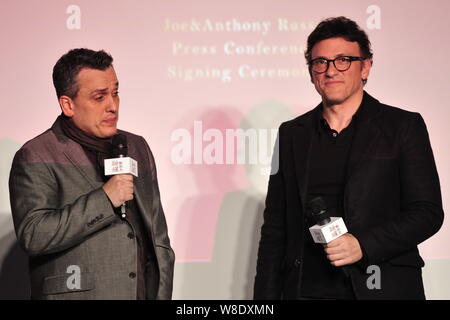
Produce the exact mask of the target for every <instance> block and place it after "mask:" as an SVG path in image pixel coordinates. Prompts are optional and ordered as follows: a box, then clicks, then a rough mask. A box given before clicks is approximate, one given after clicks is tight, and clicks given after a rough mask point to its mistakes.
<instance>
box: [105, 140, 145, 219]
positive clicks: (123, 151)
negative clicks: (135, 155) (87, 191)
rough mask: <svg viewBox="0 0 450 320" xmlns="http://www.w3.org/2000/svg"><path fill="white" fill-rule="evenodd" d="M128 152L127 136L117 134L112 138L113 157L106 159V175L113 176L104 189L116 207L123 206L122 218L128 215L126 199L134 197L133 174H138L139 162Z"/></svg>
mask: <svg viewBox="0 0 450 320" xmlns="http://www.w3.org/2000/svg"><path fill="white" fill-rule="evenodd" d="M127 154H128V147H127V139H126V136H124V135H122V134H116V135H115V136H113V138H112V152H111V156H112V158H111V159H105V175H106V176H109V175H113V177H112V178H111V179H109V180H108V182H106V183H105V184H104V185H103V190H104V191H105V193H106V195H107V196H108V198H109V199H110V200H111V202H112V204H113V206H114V207H115V208H118V207H121V214H122V218H125V217H126V201H129V200H132V199H133V192H134V185H133V176H135V177H137V176H138V166H137V162H136V161H135V160H134V159H132V158H130V157H127Z"/></svg>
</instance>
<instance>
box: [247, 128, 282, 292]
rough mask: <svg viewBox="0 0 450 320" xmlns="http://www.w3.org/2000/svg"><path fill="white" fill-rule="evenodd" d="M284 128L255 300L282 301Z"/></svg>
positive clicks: (274, 168) (268, 199)
mask: <svg viewBox="0 0 450 320" xmlns="http://www.w3.org/2000/svg"><path fill="white" fill-rule="evenodd" d="M282 132H283V125H282V126H281V127H280V129H279V131H278V137H277V141H276V144H275V148H274V152H273V158H272V173H271V176H270V178H269V186H268V191H267V197H266V207H265V210H264V222H263V225H262V227H261V239H260V242H259V249H258V258H257V265H256V277H255V285H254V293H253V295H254V299H256V300H262V299H281V298H282V283H283V280H282V274H283V261H284V258H285V232H286V231H285V215H286V212H285V211H286V206H285V203H286V200H285V192H284V179H283V169H282V168H283V166H282V154H283V150H282V142H283V140H282V139H283V133H282Z"/></svg>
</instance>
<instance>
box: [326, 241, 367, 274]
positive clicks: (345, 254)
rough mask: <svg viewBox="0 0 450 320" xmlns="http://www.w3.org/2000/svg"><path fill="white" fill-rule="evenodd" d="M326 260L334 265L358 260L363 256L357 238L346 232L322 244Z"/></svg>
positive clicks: (342, 264) (343, 264)
mask: <svg viewBox="0 0 450 320" xmlns="http://www.w3.org/2000/svg"><path fill="white" fill-rule="evenodd" d="M324 248H325V252H326V254H327V258H328V260H330V261H331V264H332V265H333V266H335V267H340V266H345V265H348V264H353V263H355V262H358V261H359V260H361V258H362V257H363V253H362V250H361V246H360V245H359V241H358V239H356V238H355V237H354V236H353V235H351V234H350V233H346V234H344V235H342V236H340V237H339V238H337V239H334V240H333V241H331V242H329V243H327V244H325V245H324Z"/></svg>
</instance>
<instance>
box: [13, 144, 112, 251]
mask: <svg viewBox="0 0 450 320" xmlns="http://www.w3.org/2000/svg"><path fill="white" fill-rule="evenodd" d="M31 152H33V158H34V159H35V158H36V152H35V151H33V150H29V149H27V148H22V149H20V150H19V151H18V152H17V153H16V155H15V157H14V160H13V165H12V168H11V172H10V178H9V190H10V201H11V210H12V215H13V221H14V228H15V231H16V235H17V239H18V241H19V243H20V245H21V246H22V247H23V249H24V250H25V251H26V252H27V253H28V254H29V255H30V256H38V255H45V254H49V253H54V252H59V251H62V250H65V249H67V248H69V247H72V246H74V245H77V244H79V243H81V242H83V240H85V239H86V238H87V237H88V236H89V235H91V234H93V233H95V232H96V231H98V230H100V229H102V228H104V227H105V226H107V225H109V224H111V223H112V222H113V221H114V219H115V218H116V216H115V214H114V209H113V206H112V204H111V202H110V201H109V199H108V197H107V196H106V194H105V192H104V191H103V189H102V188H98V189H96V190H92V191H90V192H86V194H82V195H80V196H79V197H77V198H76V199H75V200H74V201H73V202H72V203H67V204H63V205H61V204H60V203H61V199H62V198H63V194H62V191H61V188H60V187H59V186H60V184H63V183H64V180H63V178H62V179H58V178H57V177H56V175H55V172H54V171H52V168H51V165H52V164H48V163H45V162H43V161H40V162H36V161H30V158H31V156H30V153H31ZM59 178H61V177H59ZM66 187H69V188H70V186H66Z"/></svg>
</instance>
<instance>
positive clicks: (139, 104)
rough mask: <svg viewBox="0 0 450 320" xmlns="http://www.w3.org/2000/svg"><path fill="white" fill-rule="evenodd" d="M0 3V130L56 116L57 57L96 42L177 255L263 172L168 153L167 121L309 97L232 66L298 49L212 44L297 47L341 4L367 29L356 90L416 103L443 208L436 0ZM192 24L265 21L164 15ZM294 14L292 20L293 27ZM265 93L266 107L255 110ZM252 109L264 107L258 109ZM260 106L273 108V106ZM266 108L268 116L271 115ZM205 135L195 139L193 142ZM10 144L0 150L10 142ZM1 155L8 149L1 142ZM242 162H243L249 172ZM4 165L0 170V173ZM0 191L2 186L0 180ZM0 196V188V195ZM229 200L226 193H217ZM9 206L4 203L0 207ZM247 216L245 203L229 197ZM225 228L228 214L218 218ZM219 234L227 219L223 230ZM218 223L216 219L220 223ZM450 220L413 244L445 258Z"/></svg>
mask: <svg viewBox="0 0 450 320" xmlns="http://www.w3.org/2000/svg"><path fill="white" fill-rule="evenodd" d="M70 5H77V6H78V7H79V8H80V10H81V20H80V21H81V28H80V29H75V30H69V29H68V28H67V26H66V21H67V19H69V18H70V16H71V15H72V14H71V13H66V10H67V8H68V7H69V6H70ZM370 5H377V6H378V7H379V8H380V15H379V21H380V26H381V29H369V28H368V25H367V20H368V19H369V20H370V17H371V16H372V14H371V13H367V8H368V7H369V6H370ZM1 7H2V9H1V12H0V39H1V41H0V46H1V50H0V54H1V59H0V70H1V77H0V90H1V94H0V109H1V114H2V117H1V118H0V142H1V143H2V144H9V145H11V144H13V145H15V146H17V148H18V147H19V146H20V145H21V144H22V143H24V142H25V141H27V140H28V139H31V138H33V137H34V136H36V135H37V134H39V133H41V132H43V131H44V130H46V129H47V128H49V127H50V125H51V124H52V123H53V121H54V119H55V118H56V116H57V115H58V114H59V108H58V104H57V100H56V95H55V93H54V89H53V85H52V82H51V72H52V68H53V65H54V63H55V62H56V60H57V59H58V58H59V57H60V56H61V55H62V54H64V53H65V52H67V51H68V50H69V49H71V48H76V47H88V48H92V49H96V50H97V49H105V50H106V51H108V52H110V53H111V54H112V55H113V57H114V59H115V69H116V72H117V75H118V77H119V81H120V95H121V114H120V122H119V127H120V128H121V129H124V130H128V131H132V132H134V133H137V134H140V135H143V136H144V137H145V138H146V139H147V141H148V142H149V144H150V147H151V148H152V150H153V152H154V155H155V158H156V161H157V166H158V175H159V182H160V189H161V194H162V201H163V206H164V208H165V211H166V215H167V219H168V225H169V232H170V236H171V239H172V243H173V246H174V248H175V251H176V254H177V261H178V262H187V261H203V262H208V261H211V260H212V257H213V250H214V247H215V245H217V244H215V239H216V233H217V232H218V229H217V228H220V227H221V226H219V225H218V220H219V213H220V212H223V211H224V210H223V208H224V205H225V198H226V196H227V195H230V194H232V193H233V192H236V191H239V190H248V189H249V188H252V190H253V191H252V192H253V193H252V194H256V197H257V198H258V199H259V201H263V200H264V197H265V188H266V183H267V176H261V175H258V174H256V175H255V173H254V170H253V171H252V168H253V169H254V166H252V165H246V164H212V165H208V164H205V163H203V164H175V163H174V161H173V158H172V150H173V148H174V146H175V145H176V144H177V143H176V142H174V141H172V140H171V136H172V134H173V132H174V131H175V130H177V129H186V130H187V131H188V132H190V133H191V135H192V136H193V135H194V121H201V122H202V124H203V132H204V131H206V130H208V129H217V130H219V132H221V133H223V134H225V132H226V130H227V129H238V128H243V123H247V122H248V123H252V124H254V126H255V127H258V126H260V127H261V128H266V129H270V128H277V127H278V125H279V124H280V122H281V121H284V120H288V119H290V118H293V117H294V116H296V115H299V114H301V113H303V112H305V111H307V110H309V109H311V108H312V107H313V106H315V105H316V104H317V103H319V102H320V99H319V96H318V94H317V93H316V92H315V90H314V88H313V86H312V84H311V83H310V82H309V78H308V77H307V76H299V77H290V78H272V79H268V78H256V79H252V78H240V77H239V75H238V73H237V72H238V70H239V67H240V66H243V65H248V66H250V67H252V68H260V69H261V68H263V69H264V68H265V69H276V68H287V69H298V70H300V71H301V70H304V68H305V60H304V57H303V55H302V53H303V50H302V51H301V53H300V54H299V55H281V54H272V55H227V54H225V53H224V50H223V46H224V44H226V43H228V42H230V41H232V42H234V43H236V44H242V45H252V44H257V43H258V42H260V41H263V42H264V43H265V44H267V45H277V46H282V45H297V46H299V47H304V46H305V43H306V37H307V35H308V34H309V33H310V32H311V30H312V29H311V28H312V27H314V26H315V24H316V23H317V22H318V21H320V20H321V19H322V18H325V17H328V16H338V15H346V16H348V17H350V18H352V19H355V20H356V21H357V22H358V23H359V24H360V25H361V26H362V27H363V28H364V29H365V30H366V31H367V32H368V34H369V37H370V39H371V41H372V46H373V51H374V65H373V68H372V72H371V75H370V78H369V82H368V85H367V86H366V90H367V91H368V92H369V93H371V94H372V95H374V96H375V97H377V98H378V99H379V100H381V101H382V102H384V103H387V104H391V105H395V106H398V107H401V108H404V109H407V110H411V111H416V112H420V113H421V114H422V116H423V117H424V119H425V121H426V123H427V126H428V130H429V134H430V138H431V142H432V146H433V150H434V154H435V158H436V163H437V166H438V171H439V174H440V179H441V188H442V195H443V201H444V209H445V211H446V212H448V211H449V209H450V208H449V191H450V172H449V157H450V144H449V143H448V137H449V136H450V129H449V126H448V119H449V115H450V111H449V107H448V101H450V90H448V85H449V80H448V74H449V72H450V66H449V63H448V62H447V59H448V57H449V56H450V55H449V53H450V43H449V41H448V37H447V34H448V32H449V31H450V22H449V19H448V17H447V15H448V12H449V11H450V3H449V2H448V1H444V0H442V1H437V0H430V1H406V0H397V1H366V0H358V1H357V0H353V1H350V0H347V1H345V0H344V1H325V2H311V1H299V0H295V1H294V0H291V1H290V0H279V1H273V0H258V1H239V2H238V1H216V0H215V1H207V0H191V1H174V0H165V1H162V0H161V1H159V0H158V1H157V0H154V1H137V0H130V1H114V0H108V1H104V0H96V1H83V0H75V1H63V0H58V1H56V0H54V1H50V0H48V1H37V0H27V1H24V0H2V5H1ZM167 19H169V20H170V21H172V22H174V23H178V24H180V23H183V22H191V21H192V20H193V19H194V20H195V21H198V22H201V23H204V22H205V21H206V20H209V21H211V22H213V23H214V22H218V21H232V20H233V19H235V20H236V21H240V22H245V21H251V22H258V23H262V22H265V21H266V22H270V24H271V26H270V29H269V31H268V33H267V34H265V35H263V34H262V33H261V32H242V31H241V32H238V31H224V32H218V31H215V32H206V31H203V32H202V31H198V32H193V31H186V32H176V31H173V30H166V28H165V26H166V21H167ZM279 19H287V20H289V21H291V22H296V23H298V25H299V26H300V30H297V31H280V30H279V29H278V23H279ZM302 26H303V29H302ZM174 43H182V44H184V45H189V46H206V47H215V50H216V52H215V54H208V55H194V54H186V53H177V54H174V53H173V46H174ZM171 66H176V67H178V68H204V67H207V66H208V67H211V68H223V69H230V70H231V77H232V78H231V81H229V82H224V81H221V80H220V79H196V80H193V81H183V80H181V79H174V78H172V77H171V76H170V73H169V71H168V70H169V68H170V67H171ZM261 105H266V106H267V105H269V106H271V108H269V109H267V108H266V109H264V108H263V109H258V108H259V107H260V106H261ZM254 110H262V111H261V112H260V113H258V112H255V111H254ZM271 110H272V111H271ZM274 110H276V112H275V114H271V112H273V111H274ZM207 144H208V142H203V146H205V145H207ZM10 153H11V152H10ZM0 157H2V158H5V159H9V158H10V157H12V155H11V154H3V153H2V154H1V155H0ZM251 172H253V173H251ZM6 174H8V173H5V172H2V177H4V176H5V175H6ZM5 181H6V179H3V178H2V184H5ZM0 193H1V194H2V198H1V199H7V193H8V191H7V185H6V184H5V185H2V186H1V188H0ZM2 201H3V200H2ZM227 205H229V204H227ZM7 206H8V204H7V203H4V201H3V203H2V210H3V211H5V212H6V211H7V210H8V209H3V208H6V207H7ZM239 210H241V211H240V212H242V214H245V210H244V209H242V208H240V209H239ZM223 227H224V228H225V227H226V225H223ZM229 231H230V236H232V235H233V232H234V230H229ZM221 232H227V230H221ZM449 242H450V223H449V222H448V220H446V221H445V223H444V226H443V227H442V229H441V230H440V232H439V233H438V234H437V235H435V236H434V237H432V238H431V239H429V240H428V241H426V242H425V243H423V244H422V245H421V246H420V249H421V252H422V254H423V256H424V257H425V258H430V259H433V258H450V252H449V250H448V249H447V244H448V243H449Z"/></svg>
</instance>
